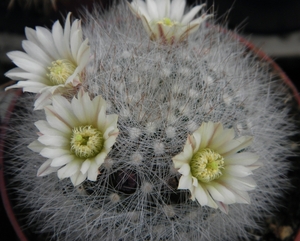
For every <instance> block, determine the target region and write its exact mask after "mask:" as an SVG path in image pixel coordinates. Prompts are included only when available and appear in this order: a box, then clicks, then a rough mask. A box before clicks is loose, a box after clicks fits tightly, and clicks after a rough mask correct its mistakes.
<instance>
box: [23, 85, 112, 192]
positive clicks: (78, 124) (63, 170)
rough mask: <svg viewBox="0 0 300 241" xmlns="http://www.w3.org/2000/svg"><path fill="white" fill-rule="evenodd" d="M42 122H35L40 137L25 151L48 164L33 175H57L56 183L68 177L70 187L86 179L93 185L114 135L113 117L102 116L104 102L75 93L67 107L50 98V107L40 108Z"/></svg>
mask: <svg viewBox="0 0 300 241" xmlns="http://www.w3.org/2000/svg"><path fill="white" fill-rule="evenodd" d="M44 109H45V113H46V119H47V121H45V120H39V121H37V122H35V125H36V127H37V128H38V129H39V134H40V137H39V138H38V139H37V140H36V141H34V142H32V143H31V144H30V145H29V146H28V147H29V148H30V149H31V150H33V151H35V152H39V153H40V155H42V156H44V157H46V158H48V160H47V161H46V162H45V163H44V164H43V165H42V166H41V167H40V168H39V170H38V173H37V175H38V176H45V175H48V174H49V173H52V172H55V171H57V174H58V177H59V178H60V179H63V178H66V177H70V178H71V181H72V183H73V184H74V186H76V185H79V184H80V183H82V182H83V181H84V180H85V179H86V178H87V179H89V180H91V181H96V179H97V175H98V174H99V171H98V168H99V167H100V166H101V164H102V163H103V162H104V159H105V158H106V156H107V154H108V153H109V151H110V150H111V147H112V146H113V144H114V143H115V141H116V138H117V135H118V129H117V119H118V116H117V115H114V114H113V115H106V102H105V100H103V99H102V98H101V97H100V96H97V97H95V98H94V99H93V100H91V99H90V97H89V95H88V93H84V92H83V91H79V93H78V99H77V98H76V97H74V98H73V99H72V101H71V103H70V102H69V101H68V100H67V99H66V98H64V97H62V96H59V95H57V96H53V100H52V105H49V106H46V107H44Z"/></svg>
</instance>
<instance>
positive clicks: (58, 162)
mask: <svg viewBox="0 0 300 241" xmlns="http://www.w3.org/2000/svg"><path fill="white" fill-rule="evenodd" d="M74 158H75V157H74V156H73V155H70V154H67V155H62V156H59V157H56V158H53V160H52V162H51V166H52V167H61V166H63V165H66V164H68V163H69V162H71V161H73V160H74Z"/></svg>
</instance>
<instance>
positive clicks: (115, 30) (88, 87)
mask: <svg viewBox="0 0 300 241" xmlns="http://www.w3.org/2000/svg"><path fill="white" fill-rule="evenodd" d="M209 21H211V22H210V23H209V24H202V25H200V26H199V29H198V30H197V31H196V32H194V34H193V35H189V36H188V37H187V38H186V39H185V40H184V41H181V42H178V43H177V42H175V43H172V44H170V43H169V42H168V43H162V42H160V41H152V40H150V39H149V36H148V34H147V32H146V31H145V30H144V27H143V24H142V22H141V21H139V20H138V19H137V18H136V16H134V15H133V14H132V13H131V12H130V10H129V8H128V6H127V5H126V4H125V3H121V4H119V5H117V6H114V7H113V8H112V9H111V10H110V11H109V12H107V13H105V14H104V15H101V14H100V13H98V12H97V10H95V11H94V12H93V13H86V14H85V15H84V26H83V35H84V36H85V37H86V38H88V39H89V44H90V52H91V57H90V60H89V63H88V65H87V66H86V67H85V70H84V71H83V72H84V74H83V75H82V76H81V78H82V81H81V82H82V83H81V86H80V88H81V90H83V91H85V92H86V93H88V94H89V96H90V98H91V99H93V98H95V97H97V96H101V97H102V98H103V99H104V100H105V101H106V108H107V114H109V115H112V114H114V115H115V114H117V115H118V124H117V125H118V129H119V134H118V137H117V139H116V142H115V144H114V145H113V147H112V149H111V151H110V152H109V153H108V155H107V158H106V159H105V161H104V163H103V164H102V165H101V166H100V168H99V173H100V174H99V175H98V177H97V180H96V181H91V180H85V181H83V182H82V183H81V184H80V185H75V186H74V185H73V184H72V182H71V181H70V179H63V180H59V179H58V178H57V175H56V174H55V173H51V174H49V175H47V176H44V177H42V178H38V177H36V172H37V169H38V168H39V167H40V166H41V165H42V164H43V163H44V162H45V161H46V158H45V157H43V156H41V155H40V154H39V152H40V151H41V150H40V149H38V150H37V149H35V151H36V152H37V153H35V152H33V151H31V150H29V149H28V148H27V146H28V145H29V144H30V143H32V142H33V141H35V140H36V139H37V136H36V132H37V131H38V130H37V129H36V128H35V126H34V122H35V121H38V120H45V116H44V112H43V111H42V110H37V111H32V103H33V101H34V98H35V97H34V96H33V95H29V97H28V98H29V100H30V101H28V98H25V97H24V98H22V99H20V103H21V105H22V106H23V107H24V108H26V111H25V112H24V115H25V116H24V117H22V123H21V125H16V126H14V128H15V129H16V135H18V138H17V140H18V142H17V144H14V145H13V146H12V148H13V151H14V153H13V154H12V156H13V157H14V158H13V159H12V161H11V163H9V168H10V170H9V171H10V172H13V173H14V174H15V177H14V179H13V180H12V182H13V183H14V182H15V183H18V188H17V189H18V190H17V192H18V201H19V203H20V205H21V207H27V208H29V210H30V212H29V214H28V218H29V220H30V221H29V222H28V225H29V226H33V227H35V232H37V231H38V232H42V233H44V234H46V235H47V237H48V238H49V239H51V238H52V239H55V240H236V239H238V238H245V239H248V238H250V237H251V234H250V233H249V232H248V231H249V230H251V229H259V228H260V225H259V224H260V223H259V221H260V220H261V218H262V217H263V216H264V215H265V214H266V213H269V212H272V210H273V209H274V207H275V206H276V200H277V197H279V196H280V195H281V193H282V191H283V190H285V189H286V187H287V186H288V180H287V178H286V177H285V175H286V172H287V170H288V168H289V164H288V163H287V162H286V159H287V157H288V156H289V155H291V153H292V151H291V149H290V141H289V136H291V135H292V134H293V133H294V131H293V123H292V121H291V118H290V117H289V115H288V114H289V108H288V107H287V105H286V100H287V98H288V97H289V95H290V93H289V91H288V89H287V87H286V86H285V84H284V83H282V80H280V79H279V77H278V76H276V74H274V73H272V72H271V71H270V69H269V66H268V65H267V64H266V63H265V62H263V61H260V60H258V59H257V58H256V57H255V56H254V55H253V53H252V52H251V51H248V50H247V49H246V47H245V46H243V45H242V44H241V43H240V42H239V40H238V39H237V38H236V37H235V36H234V35H233V34H231V33H230V32H226V31H223V29H222V28H220V27H218V26H217V25H214V24H213V20H209ZM76 88H78V86H77V87H76ZM76 96H77V95H76ZM55 98H56V97H54V99H55ZM62 98H65V101H69V102H71V100H72V98H73V95H68V94H66V93H64V97H62ZM52 105H54V104H52ZM16 115H17V114H16ZM18 118H21V117H20V116H19V117H18V116H16V119H18ZM209 122H212V123H222V125H223V126H224V128H226V129H230V130H232V131H233V133H235V134H234V137H235V139H236V140H237V139H238V138H240V137H243V136H252V144H251V145H249V146H246V147H243V148H242V149H241V150H239V153H243V152H251V153H253V154H254V155H256V156H258V157H259V159H258V166H257V167H259V168H258V169H256V168H253V172H251V176H252V178H253V179H254V180H255V182H256V184H255V188H252V189H249V191H248V194H247V195H249V196H248V197H249V200H245V202H244V203H241V202H239V203H232V204H229V205H228V210H227V211H228V213H226V212H225V213H224V210H223V212H222V210H220V208H212V207H210V206H207V205H201V204H200V203H199V202H198V201H197V200H191V192H190V191H189V190H188V189H178V185H179V180H180V177H181V173H179V172H178V170H177V168H176V166H174V163H173V161H172V158H174V157H175V156H176V155H178V154H180V153H181V152H182V151H183V148H184V146H185V143H186V141H187V137H188V136H189V135H191V134H192V133H194V132H195V131H196V130H197V129H198V128H199V127H200V126H201V124H202V123H209ZM16 146H17V148H15V147H16ZM254 169H256V170H254ZM246 184H247V181H246ZM212 196H213V195H212ZM236 196H238V195H236Z"/></svg>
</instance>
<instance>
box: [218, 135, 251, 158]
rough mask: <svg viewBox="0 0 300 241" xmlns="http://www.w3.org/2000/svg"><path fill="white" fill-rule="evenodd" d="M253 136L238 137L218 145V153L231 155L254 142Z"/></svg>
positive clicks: (224, 155)
mask: <svg viewBox="0 0 300 241" xmlns="http://www.w3.org/2000/svg"><path fill="white" fill-rule="evenodd" d="M252 139H253V138H252V136H241V137H240V138H238V139H234V140H231V141H229V142H228V143H225V144H223V145H222V146H220V147H218V149H217V150H218V153H219V154H220V155H222V156H223V157H226V156H230V155H232V154H234V153H236V152H238V151H240V150H242V149H244V148H246V147H248V146H250V145H251V143H252Z"/></svg>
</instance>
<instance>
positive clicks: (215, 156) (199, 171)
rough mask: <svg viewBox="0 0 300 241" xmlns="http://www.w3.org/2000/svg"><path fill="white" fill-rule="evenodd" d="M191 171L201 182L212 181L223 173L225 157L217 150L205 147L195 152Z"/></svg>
mask: <svg viewBox="0 0 300 241" xmlns="http://www.w3.org/2000/svg"><path fill="white" fill-rule="evenodd" d="M190 166H191V173H192V175H193V176H194V177H195V178H197V180H198V181H201V182H210V181H212V180H215V179H216V178H218V177H220V176H221V175H222V172H221V170H222V169H224V158H223V157H222V156H221V155H220V154H219V153H216V152H215V151H213V150H211V149H209V148H205V149H203V150H200V151H198V152H197V153H195V154H194V156H193V158H192V160H191V162H190Z"/></svg>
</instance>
